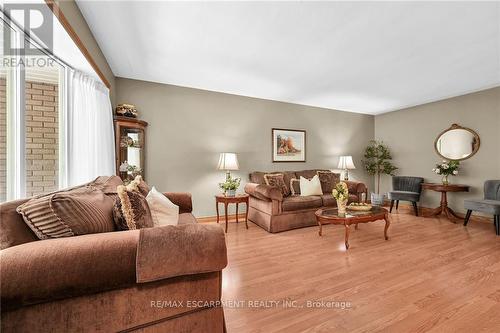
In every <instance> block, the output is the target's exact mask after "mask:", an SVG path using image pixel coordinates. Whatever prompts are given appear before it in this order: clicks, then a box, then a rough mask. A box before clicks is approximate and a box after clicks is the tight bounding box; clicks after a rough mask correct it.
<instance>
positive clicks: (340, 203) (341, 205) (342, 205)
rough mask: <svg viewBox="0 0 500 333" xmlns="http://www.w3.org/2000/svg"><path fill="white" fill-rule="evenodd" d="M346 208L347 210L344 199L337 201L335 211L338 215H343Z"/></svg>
mask: <svg viewBox="0 0 500 333" xmlns="http://www.w3.org/2000/svg"><path fill="white" fill-rule="evenodd" d="M346 208H347V199H344V200H338V199H337V209H338V212H339V215H342V214H345V212H346Z"/></svg>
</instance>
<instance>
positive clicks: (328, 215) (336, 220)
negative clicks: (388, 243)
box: [315, 206, 391, 249]
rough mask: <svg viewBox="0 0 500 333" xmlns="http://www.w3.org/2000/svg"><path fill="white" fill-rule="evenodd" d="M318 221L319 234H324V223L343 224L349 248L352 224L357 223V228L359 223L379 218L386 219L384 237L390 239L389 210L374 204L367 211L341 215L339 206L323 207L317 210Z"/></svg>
mask: <svg viewBox="0 0 500 333" xmlns="http://www.w3.org/2000/svg"><path fill="white" fill-rule="evenodd" d="M315 214H316V221H318V225H319V235H320V236H322V235H323V230H322V229H323V228H322V226H323V224H342V225H344V226H345V247H346V249H349V233H350V227H351V224H354V225H355V228H356V229H357V228H358V223H368V222H375V221H378V220H385V228H384V237H385V240H388V239H389V236H388V235H387V230H388V229H389V226H390V225H391V221H390V217H389V212H388V211H387V209H385V208H382V207H378V206H374V207H372V210H370V211H367V212H360V211H350V210H348V211H347V213H346V214H345V215H343V216H341V215H339V212H338V209H337V208H323V209H318V210H317V211H316V213H315Z"/></svg>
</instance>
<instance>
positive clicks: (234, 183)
mask: <svg viewBox="0 0 500 333" xmlns="http://www.w3.org/2000/svg"><path fill="white" fill-rule="evenodd" d="M240 183H241V178H231V177H229V178H227V179H226V181H225V182H224V183H219V187H220V188H221V189H222V190H224V192H226V191H228V190H237V189H238V187H240Z"/></svg>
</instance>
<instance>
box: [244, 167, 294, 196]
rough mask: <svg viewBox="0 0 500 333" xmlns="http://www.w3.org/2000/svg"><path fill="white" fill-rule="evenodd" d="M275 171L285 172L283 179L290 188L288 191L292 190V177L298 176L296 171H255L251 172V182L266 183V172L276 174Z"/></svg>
mask: <svg viewBox="0 0 500 333" xmlns="http://www.w3.org/2000/svg"><path fill="white" fill-rule="evenodd" d="M274 173H281V174H283V180H284V181H285V185H286V186H287V188H288V191H289V192H291V190H290V179H292V178H298V177H297V176H296V175H295V172H294V171H276V172H261V171H255V172H252V173H250V175H249V177H250V182H251V183H256V184H261V185H266V180H265V179H264V175H266V174H274Z"/></svg>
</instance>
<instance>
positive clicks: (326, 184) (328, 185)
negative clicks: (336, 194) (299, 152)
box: [317, 171, 340, 194]
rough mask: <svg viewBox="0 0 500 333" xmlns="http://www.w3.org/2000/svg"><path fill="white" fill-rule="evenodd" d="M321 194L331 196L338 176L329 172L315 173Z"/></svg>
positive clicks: (338, 179) (338, 178)
mask: <svg viewBox="0 0 500 333" xmlns="http://www.w3.org/2000/svg"><path fill="white" fill-rule="evenodd" d="M317 174H318V177H319V181H320V182H321V190H322V191H323V194H331V193H332V191H333V188H334V187H335V185H336V184H337V183H338V182H339V181H340V175H339V174H337V173H333V172H331V171H317Z"/></svg>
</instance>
